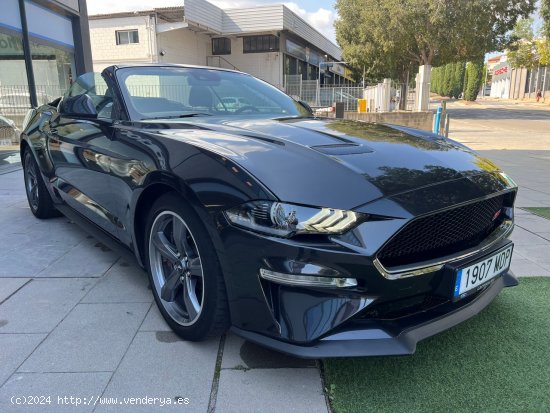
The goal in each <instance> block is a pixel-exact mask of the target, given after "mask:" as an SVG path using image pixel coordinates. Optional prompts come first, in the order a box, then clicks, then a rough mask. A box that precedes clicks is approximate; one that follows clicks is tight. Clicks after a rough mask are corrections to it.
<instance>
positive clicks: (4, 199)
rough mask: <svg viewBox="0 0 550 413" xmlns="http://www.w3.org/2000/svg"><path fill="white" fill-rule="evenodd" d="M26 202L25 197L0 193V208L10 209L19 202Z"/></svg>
mask: <svg viewBox="0 0 550 413" xmlns="http://www.w3.org/2000/svg"><path fill="white" fill-rule="evenodd" d="M24 200H26V197H25V195H16V194H5V193H3V191H2V192H0V208H10V207H12V206H14V205H16V204H18V203H19V202H21V201H24Z"/></svg>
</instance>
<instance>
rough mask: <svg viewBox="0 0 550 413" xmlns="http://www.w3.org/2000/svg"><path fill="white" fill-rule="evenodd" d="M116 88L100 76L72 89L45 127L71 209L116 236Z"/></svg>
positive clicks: (58, 178)
mask: <svg viewBox="0 0 550 413" xmlns="http://www.w3.org/2000/svg"><path fill="white" fill-rule="evenodd" d="M110 90H112V88H109V86H108V84H107V83H106V81H105V80H104V79H103V78H102V77H101V76H100V75H99V74H97V73H87V74H85V75H83V76H81V77H80V78H78V79H77V81H76V82H75V83H74V84H73V85H72V86H71V88H70V89H69V91H68V92H67V93H66V95H65V96H64V97H63V99H62V100H61V102H60V104H59V106H58V110H57V111H54V112H53V113H52V115H51V119H50V120H49V122H48V123H47V124H46V125H45V126H44V127H43V129H42V130H43V133H45V134H46V141H47V146H48V151H49V153H50V157H51V160H52V163H53V167H54V170H55V177H56V179H55V182H54V185H55V186H56V187H57V189H58V190H59V193H60V195H61V197H62V198H63V200H64V201H65V202H66V204H67V205H69V206H70V207H71V208H73V209H74V210H76V211H77V212H79V213H80V214H81V215H83V216H84V217H86V218H87V219H88V220H90V221H91V222H93V223H94V224H96V225H97V226H99V227H101V228H102V229H104V230H105V231H107V232H108V233H110V234H112V235H115V236H116V233H117V218H116V216H115V215H114V214H113V213H112V211H113V209H114V206H113V205H112V197H111V184H110V180H111V178H110V163H111V157H110V154H109V147H110V145H111V137H112V135H113V119H112V116H111V113H112V105H113V99H112V97H111V92H110Z"/></svg>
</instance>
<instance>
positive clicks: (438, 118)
mask: <svg viewBox="0 0 550 413" xmlns="http://www.w3.org/2000/svg"><path fill="white" fill-rule="evenodd" d="M442 111H443V109H442V108H441V106H440V107H438V108H437V110H436V111H435V120H434V129H433V133H436V134H439V127H440V124H441V112H442Z"/></svg>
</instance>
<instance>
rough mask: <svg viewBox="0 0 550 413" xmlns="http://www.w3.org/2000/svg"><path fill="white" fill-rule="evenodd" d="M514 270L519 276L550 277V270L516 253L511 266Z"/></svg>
mask: <svg viewBox="0 0 550 413" xmlns="http://www.w3.org/2000/svg"><path fill="white" fill-rule="evenodd" d="M510 269H511V270H512V272H513V273H514V274H515V275H516V276H518V277H533V276H541V277H550V271H549V270H546V269H544V268H542V267H541V266H540V265H537V264H536V263H534V262H533V261H531V260H528V259H527V258H523V257H522V256H520V255H515V256H514V257H513V258H512V264H511V266H510Z"/></svg>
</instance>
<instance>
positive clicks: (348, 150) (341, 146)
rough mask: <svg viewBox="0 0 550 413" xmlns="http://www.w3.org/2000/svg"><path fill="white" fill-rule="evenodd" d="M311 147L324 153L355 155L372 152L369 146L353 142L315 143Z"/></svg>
mask: <svg viewBox="0 0 550 413" xmlns="http://www.w3.org/2000/svg"><path fill="white" fill-rule="evenodd" d="M311 149H315V150H316V151H317V152H321V153H324V154H326V155H355V154H360V153H371V152H374V151H373V150H372V149H371V148H369V147H368V146H365V145H358V144H354V143H338V144H334V145H317V146H312V147H311Z"/></svg>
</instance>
